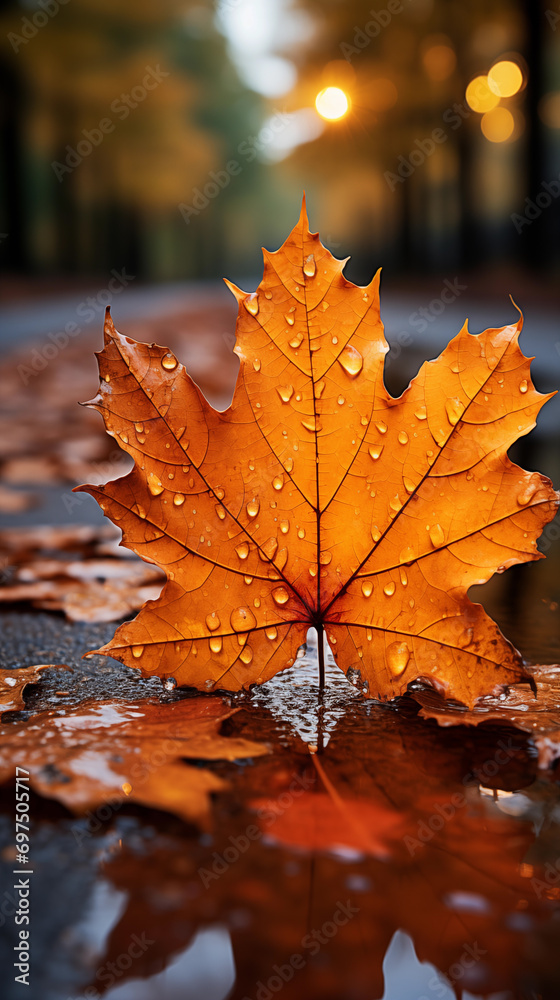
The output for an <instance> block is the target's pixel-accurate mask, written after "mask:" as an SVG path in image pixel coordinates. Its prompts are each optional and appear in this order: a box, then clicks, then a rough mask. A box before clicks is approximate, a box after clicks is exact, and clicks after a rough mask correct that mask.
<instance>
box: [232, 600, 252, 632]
mask: <svg viewBox="0 0 560 1000" xmlns="http://www.w3.org/2000/svg"><path fill="white" fill-rule="evenodd" d="M229 620H230V623H231V627H232V629H233V630H234V631H235V632H247V631H248V630H249V629H252V628H254V627H255V625H256V624H257V619H256V618H255V616H254V614H253V612H252V611H251V609H250V608H247V607H245V606H242V607H240V608H234V609H233V611H232V612H231V615H230V616H229Z"/></svg>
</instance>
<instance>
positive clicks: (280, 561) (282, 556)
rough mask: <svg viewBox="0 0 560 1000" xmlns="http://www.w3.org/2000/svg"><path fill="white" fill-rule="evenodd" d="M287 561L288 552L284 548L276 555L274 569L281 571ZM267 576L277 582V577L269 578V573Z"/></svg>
mask: <svg viewBox="0 0 560 1000" xmlns="http://www.w3.org/2000/svg"><path fill="white" fill-rule="evenodd" d="M287 560H288V550H287V549H286V548H284V549H280V550H279V552H278V555H277V556H276V563H275V565H276V568H277V569H279V570H280V571H282V570H283V569H284V566H285V565H286V562H287ZM268 575H269V576H270V577H271V579H273V580H278V577H277V576H271V574H270V573H269V574H268Z"/></svg>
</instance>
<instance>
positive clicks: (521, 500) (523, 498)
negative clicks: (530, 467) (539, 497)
mask: <svg viewBox="0 0 560 1000" xmlns="http://www.w3.org/2000/svg"><path fill="white" fill-rule="evenodd" d="M536 492H537V484H536V483H528V484H527V486H526V487H525V489H524V490H522V491H521V493H518V494H517V503H518V504H519V506H520V507H525V506H526V505H527V504H528V503H530V501H531V500H532V499H533V497H534V495H535V493H536Z"/></svg>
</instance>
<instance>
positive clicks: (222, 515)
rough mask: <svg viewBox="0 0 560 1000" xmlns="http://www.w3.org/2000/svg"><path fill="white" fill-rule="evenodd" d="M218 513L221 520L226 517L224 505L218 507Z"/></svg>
mask: <svg viewBox="0 0 560 1000" xmlns="http://www.w3.org/2000/svg"><path fill="white" fill-rule="evenodd" d="M216 514H217V515H218V517H219V518H220V521H223V520H224V519H225V516H226V512H225V510H224V508H223V507H220V506H218V507H216Z"/></svg>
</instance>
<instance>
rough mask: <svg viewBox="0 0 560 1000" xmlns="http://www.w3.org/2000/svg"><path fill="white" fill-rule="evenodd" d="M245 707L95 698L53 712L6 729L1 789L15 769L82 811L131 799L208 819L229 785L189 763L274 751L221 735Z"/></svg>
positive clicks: (210, 701)
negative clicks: (214, 800) (213, 800)
mask: <svg viewBox="0 0 560 1000" xmlns="http://www.w3.org/2000/svg"><path fill="white" fill-rule="evenodd" d="M236 711H237V710H236V709H233V710H232V709H231V708H227V707H225V706H224V705H223V703H222V701H221V700H220V699H218V698H194V699H188V700H185V701H177V702H173V703H172V704H159V703H154V702H149V701H146V702H142V703H139V704H137V705H136V704H132V703H130V702H120V701H89V702H83V703H82V704H80V705H78V706H76V707H75V708H71V709H67V710H64V711H61V710H59V709H58V710H56V709H55V710H49V711H45V712H40V713H39V714H37V715H34V716H33V717H32V718H31V719H29V720H28V721H27V722H23V723H19V724H13V723H11V724H7V725H4V726H1V727H0V784H2V783H4V782H6V781H8V780H10V779H11V778H12V777H13V774H14V766H15V765H20V766H21V767H24V768H25V769H26V770H27V771H29V772H30V783H31V787H32V788H33V789H34V790H35V791H36V792H38V793H39V794H40V795H44V796H45V797H47V798H53V799H57V800H58V801H59V802H62V803H63V805H65V806H66V807H67V808H68V809H70V810H72V812H74V813H77V814H78V815H79V814H82V813H86V812H87V811H88V810H91V809H96V808H97V807H98V806H100V805H103V804H107V803H112V804H113V807H114V808H116V809H118V808H119V807H120V806H121V805H122V802H123V801H124V800H126V799H128V800H130V801H132V802H138V803H141V804H142V805H147V806H152V807H154V808H156V809H162V810H165V811H167V812H172V813H175V814H176V815H177V816H180V817H181V818H182V819H185V820H187V821H196V822H201V823H205V822H207V820H208V810H209V797H210V794H211V793H212V792H219V791H222V790H223V789H225V788H227V784H226V783H225V782H224V781H222V779H221V778H218V777H217V776H216V775H215V774H213V773H212V772H211V771H209V770H206V769H203V768H199V767H193V766H189V765H188V764H184V763H182V758H187V759H193V760H194V759H196V760H199V759H202V760H230V761H231V760H236V759H238V758H243V757H259V756H261V755H262V754H266V753H268V751H267V748H266V747H265V746H263V745H262V744H260V743H255V742H253V741H251V740H245V739H242V738H237V739H235V738H232V739H229V738H227V737H224V736H220V735H219V729H220V725H221V723H222V722H224V721H225V720H226V719H229V718H230V717H231V716H232V715H234V714H235V712H236Z"/></svg>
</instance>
